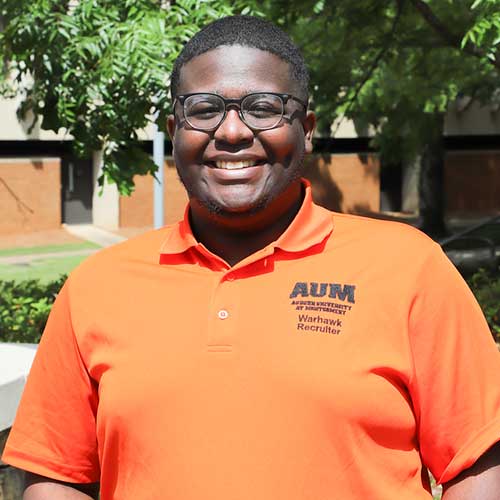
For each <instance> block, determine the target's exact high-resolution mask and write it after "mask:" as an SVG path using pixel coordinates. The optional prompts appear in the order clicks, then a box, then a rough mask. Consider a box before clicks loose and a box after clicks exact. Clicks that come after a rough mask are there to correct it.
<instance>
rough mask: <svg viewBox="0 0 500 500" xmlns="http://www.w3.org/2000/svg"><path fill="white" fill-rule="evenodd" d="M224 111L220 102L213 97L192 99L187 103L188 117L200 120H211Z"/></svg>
mask: <svg viewBox="0 0 500 500" xmlns="http://www.w3.org/2000/svg"><path fill="white" fill-rule="evenodd" d="M221 112H222V109H221V106H220V103H219V102H218V101H214V100H212V99H206V98H204V99H200V98H197V99H191V100H189V101H187V102H186V103H185V113H186V115H187V116H188V117H192V118H197V119H199V120H209V119H211V118H213V117H214V116H216V115H218V114H220V113H221Z"/></svg>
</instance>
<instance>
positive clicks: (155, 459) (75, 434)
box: [4, 17, 500, 500]
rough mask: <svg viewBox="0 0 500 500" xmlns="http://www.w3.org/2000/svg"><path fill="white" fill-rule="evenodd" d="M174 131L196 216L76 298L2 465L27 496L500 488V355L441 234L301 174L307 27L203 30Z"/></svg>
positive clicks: (46, 348) (44, 351)
mask: <svg viewBox="0 0 500 500" xmlns="http://www.w3.org/2000/svg"><path fill="white" fill-rule="evenodd" d="M172 94H173V99H174V114H173V115H172V116H171V117H170V118H169V121H168V129H169V132H170V135H171V138H172V142H173V146H174V157H175V162H176V166H177V169H178V172H179V176H180V178H181V180H182V182H183V183H184V185H185V187H186V189H187V192H188V194H189V207H188V210H187V211H186V215H185V218H184V220H183V221H181V222H180V223H179V224H176V225H174V226H172V227H167V228H164V229H162V230H160V231H154V232H150V233H147V234H146V235H143V236H141V237H139V238H136V239H134V240H130V241H128V242H126V243H124V244H121V245H118V246H116V247H114V248H111V249H107V250H104V251H102V252H100V253H99V254H98V255H96V256H94V257H91V258H90V259H89V260H88V261H86V263H84V264H83V265H82V266H80V267H79V268H78V269H77V270H76V271H75V272H74V273H73V274H72V275H71V277H70V278H69V279H68V281H67V283H66V284H65V286H64V287H63V289H62V291H61V292H60V294H59V296H58V299H57V302H56V304H55V306H54V308H53V312H52V314H51V317H50V319H49V322H48V325H47V329H46V332H45V334H44V337H43V339H42V342H41V344H40V348H39V352H38V355H37V359H36V361H35V363H34V366H33V369H32V373H31V375H30V380H29V381H28V384H27V388H26V391H25V394H24V396H23V401H22V404H21V406H20V409H19V412H18V416H17V420H16V424H15V426H14V428H13V431H12V434H11V437H10V441H9V443H8V445H7V448H6V452H5V456H4V460H5V461H7V462H9V463H12V464H14V465H16V466H18V467H21V468H24V469H25V470H27V471H30V473H29V476H28V487H27V490H26V493H25V498H26V499H29V500H32V499H44V498H50V499H56V500H57V499H60V498H68V499H73V498H75V499H76V498H89V497H90V498H96V494H97V483H98V482H99V481H100V488H101V498H102V499H103V500H109V499H175V500H195V499H196V500H199V499H201V498H207V499H217V500H220V499H228V500H229V499H230V500H250V499H252V500H253V499H259V500H264V499H266V500H279V499H286V500H306V499H307V500H313V499H314V500H319V499H339V500H354V499H355V500H358V499H359V500H361V499H370V500H395V499H398V500H401V499H408V500H420V499H422V500H423V499H430V498H431V494H430V492H429V484H428V479H427V474H426V467H428V468H429V469H430V470H431V471H432V472H433V474H434V475H435V476H436V477H437V478H438V480H439V481H441V482H443V483H444V485H445V493H444V497H443V498H445V499H446V500H458V499H481V500H493V499H498V498H499V497H500V466H499V454H498V447H497V446H496V445H495V443H496V442H497V441H498V440H499V431H500V388H499V384H498V380H500V367H499V360H498V353H497V351H496V347H495V345H494V343H493V342H492V340H491V336H489V333H488V330H487V327H486V325H485V322H484V319H483V318H482V316H481V312H480V310H479V307H478V306H477V304H476V303H475V302H474V300H473V298H472V297H471V294H470V292H469V291H468V289H467V287H466V285H465V284H464V283H463V281H462V280H461V279H460V278H459V276H458V275H457V273H456V271H455V270H454V269H453V266H452V265H451V264H450V263H449V262H448V261H447V260H446V259H445V257H444V256H443V255H442V253H441V250H440V249H439V247H438V246H437V245H435V244H434V243H433V242H432V241H430V240H429V239H428V238H427V237H425V236H424V235H422V234H421V233H419V232H418V231H416V230H414V229H412V228H410V227H407V226H403V225H399V224H393V223H387V222H381V221H370V220H367V219H363V218H358V217H353V216H346V215H341V214H332V213H330V212H328V211H326V210H324V209H322V208H320V207H317V206H315V205H314V204H313V203H312V201H311V192H310V187H309V186H308V184H307V183H306V182H304V181H301V173H302V169H303V164H302V159H303V155H304V154H305V153H309V152H311V149H312V146H311V139H312V134H313V130H314V124H315V120H314V115H313V113H311V112H310V111H308V110H307V98H308V95H307V71H306V69H305V65H304V62H303V60H302V58H301V56H300V54H299V52H298V50H297V49H296V47H295V46H294V45H293V44H292V43H291V42H290V40H289V39H288V38H287V37H286V35H284V34H283V33H282V32H281V31H280V30H278V29H277V28H276V27H274V26H272V25H270V24H268V23H266V22H264V21H261V20H258V19H254V18H249V17H231V18H225V19H222V20H220V21H217V22H215V23H213V24H211V25H209V26H207V27H206V28H205V29H204V30H202V31H201V32H200V33H199V34H198V35H196V36H195V37H194V38H193V39H192V40H191V41H190V42H189V43H188V44H187V45H186V47H185V49H184V51H183V53H182V54H181V56H180V57H179V59H178V61H177V64H176V67H175V69H174V72H173V75H172Z"/></svg>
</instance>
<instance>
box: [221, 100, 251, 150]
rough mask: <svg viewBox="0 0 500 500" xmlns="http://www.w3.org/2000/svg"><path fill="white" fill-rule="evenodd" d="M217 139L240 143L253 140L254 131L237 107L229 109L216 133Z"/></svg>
mask: <svg viewBox="0 0 500 500" xmlns="http://www.w3.org/2000/svg"><path fill="white" fill-rule="evenodd" d="M214 138H215V140H216V141H222V142H227V143H230V144H238V143H241V142H249V141H252V140H253V131H252V129H251V128H249V127H248V125H246V124H245V122H244V121H243V120H242V119H241V117H240V115H239V113H238V110H237V109H234V108H233V109H228V110H227V113H226V116H225V117H224V120H223V121H222V123H221V124H220V125H219V126H218V127H217V129H216V130H215V133H214Z"/></svg>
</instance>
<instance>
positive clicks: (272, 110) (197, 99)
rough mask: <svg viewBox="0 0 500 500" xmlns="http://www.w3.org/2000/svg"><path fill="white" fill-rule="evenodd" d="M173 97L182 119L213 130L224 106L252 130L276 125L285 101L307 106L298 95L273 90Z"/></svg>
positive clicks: (222, 115)
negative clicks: (234, 96) (233, 96)
mask: <svg viewBox="0 0 500 500" xmlns="http://www.w3.org/2000/svg"><path fill="white" fill-rule="evenodd" d="M175 100H176V101H179V103H180V104H181V105H182V109H183V112H184V118H185V120H186V122H187V123H188V124H189V125H190V126H191V127H192V128H194V129H197V130H215V129H216V128H217V127H218V126H219V125H220V124H221V123H222V122H223V121H224V118H226V114H227V110H228V108H229V107H233V106H234V107H235V108H237V109H238V114H239V116H240V118H241V120H242V121H243V123H245V125H247V126H248V127H250V128H251V129H253V130H268V129H271V128H274V127H277V126H278V125H279V123H280V122H281V120H282V118H283V116H284V113H285V105H286V103H287V102H288V101H289V100H293V101H297V102H298V103H300V104H302V106H303V107H304V108H307V103H305V102H303V101H302V100H300V99H299V98H297V97H295V96H293V95H291V94H278V93H275V92H256V93H252V94H247V95H245V96H243V97H241V98H240V99H226V98H225V97H222V96H220V95H218V94H210V93H194V94H184V95H178V96H177V97H176V99H175ZM174 106H175V103H174Z"/></svg>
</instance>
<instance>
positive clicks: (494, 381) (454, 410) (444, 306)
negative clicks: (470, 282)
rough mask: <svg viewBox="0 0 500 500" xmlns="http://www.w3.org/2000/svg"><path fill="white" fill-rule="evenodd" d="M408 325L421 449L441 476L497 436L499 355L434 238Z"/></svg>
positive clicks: (412, 390) (459, 467)
mask: <svg viewBox="0 0 500 500" xmlns="http://www.w3.org/2000/svg"><path fill="white" fill-rule="evenodd" d="M408 328H409V336H410V346H411V352H412V358H413V375H412V380H411V382H410V393H411V397H412V400H413V404H414V408H415V413H416V418H417V422H418V438H419V444H420V452H421V455H422V459H423V462H424V464H425V465H426V466H427V467H428V468H429V470H430V471H431V472H432V473H433V475H434V477H436V479H437V480H438V482H440V483H444V482H447V481H449V480H450V479H453V478H454V477H455V476H456V475H458V474H459V473H460V472H461V471H463V470H464V469H466V468H468V467H470V466H471V465H473V464H474V462H475V461H476V460H477V459H478V458H479V457H480V456H481V455H482V454H483V453H484V452H485V451H487V450H488V448H490V447H491V446H492V445H493V444H495V443H496V442H497V441H499V440H500V354H499V352H498V349H497V346H496V344H495V342H494V341H493V338H492V335H491V332H490V330H489V328H488V325H487V323H486V320H485V319H484V316H483V313H482V311H481V309H480V307H479V305H478V304H477V302H476V300H475V298H474V296H473V294H472V292H471V291H470V289H469V287H468V286H467V284H466V283H465V281H464V280H463V279H462V277H461V276H460V274H459V273H458V272H457V270H456V269H455V267H454V266H453V264H452V263H451V262H450V261H449V260H448V258H447V257H446V256H445V255H444V254H443V252H442V250H441V249H440V247H439V246H437V245H434V244H433V247H432V251H431V253H430V254H429V256H428V258H427V259H426V261H425V265H424V266H423V269H422V270H421V272H420V274H419V278H418V280H417V289H416V292H415V295H414V299H413V302H412V305H411V309H410V313H409V318H408Z"/></svg>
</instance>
